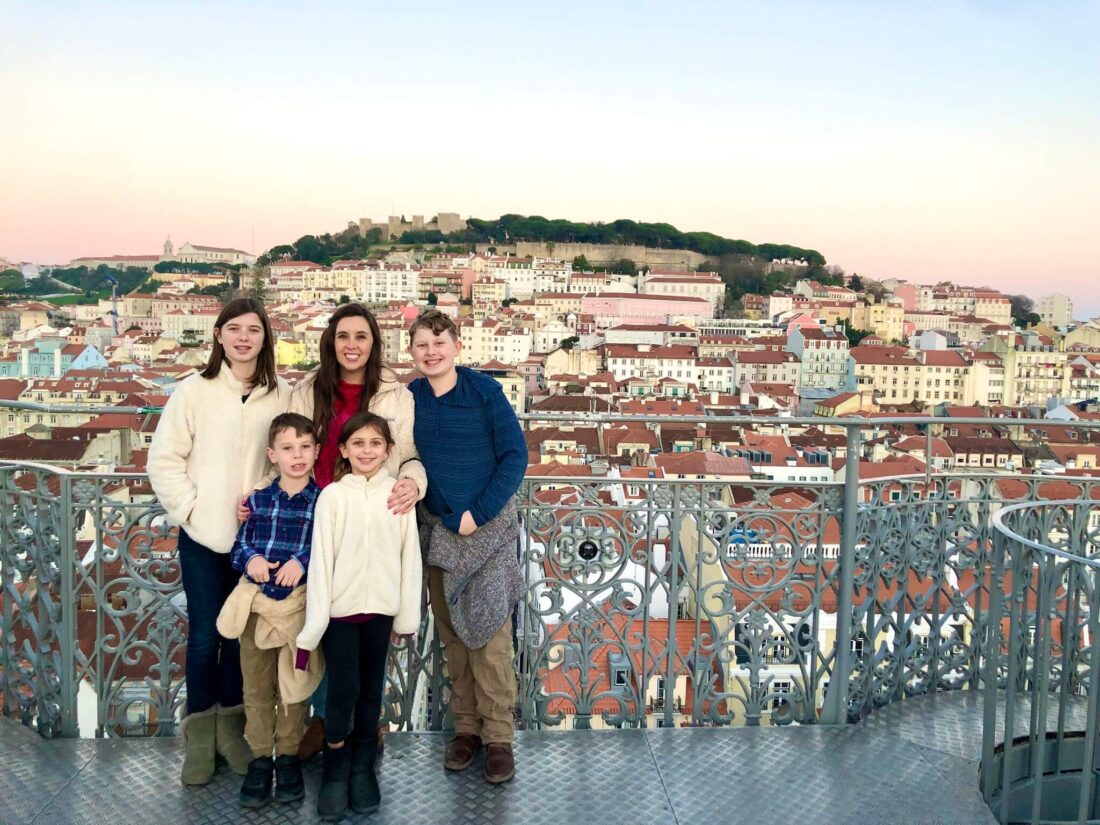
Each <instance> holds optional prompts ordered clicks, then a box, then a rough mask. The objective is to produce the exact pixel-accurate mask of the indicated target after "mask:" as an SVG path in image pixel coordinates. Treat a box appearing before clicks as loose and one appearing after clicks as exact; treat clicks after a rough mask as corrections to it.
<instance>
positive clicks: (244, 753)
mask: <svg viewBox="0 0 1100 825" xmlns="http://www.w3.org/2000/svg"><path fill="white" fill-rule="evenodd" d="M217 718H218V724H217V731H216V733H215V737H214V742H215V745H216V747H217V751H218V755H219V756H221V757H222V759H224V760H225V761H226V762H228V763H229V769H230V770H231V771H233V773H235V774H239V775H240V776H244V775H245V774H247V773H248V763H249V762H251V761H252V748H250V747H248V743H247V742H245V741H244V705H237V706H236V707H232V708H218V717H217Z"/></svg>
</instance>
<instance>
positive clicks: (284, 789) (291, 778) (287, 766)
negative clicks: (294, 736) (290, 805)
mask: <svg viewBox="0 0 1100 825" xmlns="http://www.w3.org/2000/svg"><path fill="white" fill-rule="evenodd" d="M305 795H306V786H305V783H304V782H303V781H302V763H301V762H299V761H298V757H297V756H295V755H290V756H277V757H276V758H275V801H276V802H297V801H298V800H299V799H301V798H302V797H304V796H305Z"/></svg>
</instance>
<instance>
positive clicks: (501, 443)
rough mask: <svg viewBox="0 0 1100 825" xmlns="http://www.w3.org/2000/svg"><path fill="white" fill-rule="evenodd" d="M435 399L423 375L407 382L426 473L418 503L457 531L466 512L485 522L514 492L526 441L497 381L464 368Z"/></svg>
mask: <svg viewBox="0 0 1100 825" xmlns="http://www.w3.org/2000/svg"><path fill="white" fill-rule="evenodd" d="M457 372H458V382H457V383H456V384H455V386H454V388H453V389H451V391H450V392H447V393H444V394H443V395H441V396H439V397H438V398H436V396H435V394H434V393H433V392H432V387H431V385H430V384H429V383H428V380H427V379H426V378H417V379H416V380H415V381H413V382H412V383H411V384H410V385H409V389H410V390H411V391H412V394H413V398H414V399H415V401H416V419H415V422H414V424H413V437H414V439H415V440H416V451H417V452H418V453H419V454H420V460H421V461H422V462H423V464H424V469H425V470H427V473H428V493H427V495H426V496H425V497H424V505H425V506H426V507H427V508H428V512H430V513H434V514H435V515H437V516H439V518H440V520H441V521H442V522H443V526H444V527H446V528H447V529H448V530H451V531H453V532H456V533H457V532H458V527H459V524H460V523H461V521H462V514H463V513H464V512H465V511H467V510H469V511H470V515H472V516H473V517H474V522H476V523H477V525H478V527H480V526H482V525H483V524H488V523H489V521H491V520H492V518H493V517H494V516H495V515H496V514H497V513H499V512H500V511H501V508H503V507H504V505H505V504H506V503H507V502H508V500H509V499H510V498H511V497H512V496H514V495H515V493H516V490H518V489H519V485H520V482H521V481H523V474H524V472H526V470H527V442H526V441H525V440H524V438H523V430H521V429H520V426H519V421H517V420H516V414H515V413H514V412H513V411H512V408H511V407H510V406H509V404H508V401H507V399H505V397H504V391H503V390H502V389H501V388H500V384H498V383H497V382H496V381H494V380H493V379H492V378H490V377H488V376H486V375H481V374H480V373H477V372H474V371H473V370H471V369H469V368H468V367H457Z"/></svg>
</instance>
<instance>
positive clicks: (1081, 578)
mask: <svg viewBox="0 0 1100 825" xmlns="http://www.w3.org/2000/svg"><path fill="white" fill-rule="evenodd" d="M994 523H995V525H996V529H997V530H998V541H997V553H996V556H997V565H996V571H995V582H996V584H995V587H994V589H993V595H994V599H993V607H992V610H993V615H997V616H1000V617H1001V618H1000V621H997V622H993V623H991V625H990V627H989V637H990V641H989V645H988V650H987V655H986V663H985V667H986V678H985V697H984V704H985V707H984V720H983V736H982V763H981V785H982V793H983V795H984V797H985V800H986V802H987V803H988V804H989V806H990V808H991V809H992V811H993V813H994V814H995V815H996V816H997V819H998V821H1000V822H1002V823H1010V822H1013V823H1015V822H1020V823H1023V822H1030V823H1054V822H1077V823H1082V825H1083V823H1086V822H1090V823H1094V822H1098V821H1100V794H1098V793H1097V790H1098V787H1100V786H1098V784H1097V771H1100V733H1098V728H1100V719H1098V717H1097V710H1098V695H1100V693H1098V691H1097V690H1096V689H1095V686H1096V684H1097V680H1098V678H1100V656H1098V655H1096V654H1097V647H1096V639H1097V634H1098V633H1100V559H1097V558H1096V555H1097V553H1096V550H1097V542H1098V541H1100V502H1097V501H1093V500H1092V498H1091V497H1089V498H1086V499H1083V500H1081V499H1078V500H1061V501H1046V502H1030V503H1025V504H1016V505H1012V506H1010V507H1005V508H1004V509H1002V510H1001V511H1000V512H998V513H997V514H996V516H995V517H994Z"/></svg>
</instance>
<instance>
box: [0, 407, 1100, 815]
mask: <svg viewBox="0 0 1100 825" xmlns="http://www.w3.org/2000/svg"><path fill="white" fill-rule="evenodd" d="M608 420H609V421H615V420H620V419H615V418H614V417H612V418H609V419H608ZM630 420H633V419H630ZM660 420H661V421H663V422H665V424H666V425H668V424H680V423H683V422H679V421H676V420H673V419H668V418H663V419H660ZM723 421H725V419H707V423H708V425H710V424H712V423H714V422H723ZM729 421H730V422H731V423H733V422H737V421H741V419H729ZM588 423H591V422H583V424H585V425H586V424H588ZM743 423H746V424H748V423H751V424H752V425H753V427H754V428H757V429H758V430H759V428H762V427H765V428H773V431H774V432H784V431H785V429H786V428H792V433H793V432H797V428H798V427H805V426H809V425H810V424H812V425H813V426H817V427H819V428H826V429H830V430H832V431H833V432H834V433H835V435H834V436H833V447H832V448H831V449H832V453H831V454H830V456H829V457H828V458H827V459H826V458H823V457H822V456H821V455H820V454H819V452H818V451H814V452H813V455H814V456H815V457H814V459H813V461H810V460H809V459H807V458H805V457H804V455H803V454H802V453H799V466H802V467H813V468H815V469H818V470H821V472H819V473H816V474H815V473H812V472H808V471H807V472H806V473H805V475H806V476H807V479H806V480H802V479H800V478H799V477H798V472H797V470H796V471H795V472H793V473H791V472H777V473H776V474H775V475H774V476H773V477H772V478H765V477H761V476H760V475H756V474H754V475H752V476H751V477H746V478H744V479H735V480H729V479H718V478H709V477H695V478H652V477H648V476H647V475H646V474H645V473H644V472H633V471H632V472H629V473H626V472H623V473H620V472H618V471H615V470H613V471H612V472H610V473H609V474H608V475H606V476H605V475H598V476H594V475H589V474H583V475H561V474H558V475H549V476H543V477H529V478H528V479H526V480H525V482H524V484H523V486H522V488H521V490H520V492H519V493H518V495H517V497H516V504H517V509H518V511H519V513H520V518H521V521H522V536H521V541H520V547H519V548H518V552H519V553H520V558H521V563H522V566H523V569H524V571H525V575H526V579H527V595H526V598H525V599H524V600H523V602H522V603H521V605H520V609H519V611H518V615H517V624H516V634H515V635H516V660H515V666H516V671H517V674H518V678H519V697H518V702H517V706H516V708H515V713H516V718H517V727H518V728H519V733H518V735H517V744H516V755H517V766H518V769H517V775H516V778H515V780H514V781H513V782H511V783H508V784H507V785H505V786H502V787H493V786H488V785H486V784H485V783H484V782H483V780H482V779H481V774H480V761H479V762H476V763H475V764H474V766H473V767H471V768H470V770H469V771H467V772H465V773H463V774H449V773H446V772H444V771H443V768H442V749H443V744H444V742H445V739H446V734H445V733H444V731H445V730H446V729H447V727H448V717H447V698H448V686H447V683H446V679H445V676H444V673H443V668H442V655H441V652H440V650H439V645H438V640H437V639H436V638H435V636H434V633H433V627H432V621H431V617H430V615H429V616H427V617H426V618H425V621H424V624H423V627H422V632H421V633H420V634H419V636H418V637H417V639H416V640H415V641H414V642H410V643H406V644H404V645H403V646H401V647H397V648H394V649H393V650H392V651H391V660H390V675H389V680H388V682H387V687H386V691H385V702H384V703H385V708H384V714H385V721H387V722H388V723H389V725H390V727H391V731H392V732H391V733H390V734H388V737H387V745H386V755H385V758H384V760H383V764H382V767H381V770H380V778H381V782H382V790H383V798H384V802H383V808H382V810H381V811H379V812H378V813H377V814H375V815H373V816H371V817H369V818H362V820H363V821H370V822H418V823H419V822H425V823H430V822H490V821H492V822H497V823H543V822H545V823H559V822H572V821H576V820H578V819H581V818H585V819H591V820H596V819H599V820H602V821H605V822H608V823H618V822H622V823H651V822H653V823H662V822H676V823H689V822H690V823H694V822H753V823H757V822H759V823H766V822H777V823H778V822H783V823H788V822H792V821H797V822H814V823H816V822H821V823H827V822H838V823H839V822H844V823H864V822H866V823H875V822H906V823H923V822H927V823H954V822H959V823H980V822H996V821H998V819H996V818H994V815H993V814H992V813H991V809H990V804H993V805H994V810H996V811H997V813H998V816H999V817H1000V821H1002V822H1010V821H1011V822H1016V821H1031V822H1043V821H1048V820H1047V819H1044V818H1043V817H1044V816H1046V813H1044V811H1045V808H1044V807H1043V805H1042V804H1040V803H1038V802H1035V800H1036V799H1041V798H1042V797H1043V793H1042V785H1043V777H1044V776H1045V775H1046V774H1048V773H1050V768H1051V765H1054V766H1055V768H1056V772H1057V774H1058V776H1059V777H1060V778H1062V779H1065V778H1066V777H1068V776H1069V774H1070V773H1072V765H1071V760H1070V759H1069V758H1068V756H1067V757H1066V758H1064V759H1058V758H1056V759H1055V760H1054V762H1049V761H1048V762H1044V761H1043V759H1040V758H1038V757H1037V756H1036V754H1039V753H1043V754H1046V753H1047V751H1048V750H1050V749H1051V748H1052V747H1053V748H1055V750H1057V747H1061V745H1062V744H1063V743H1064V742H1070V743H1071V744H1072V743H1078V744H1080V743H1086V744H1085V746H1084V749H1085V750H1087V749H1088V748H1090V747H1095V743H1096V739H1097V737H1096V732H1095V731H1092V730H1091V728H1092V726H1090V725H1089V723H1088V721H1089V718H1090V717H1089V715H1088V713H1087V707H1089V703H1090V702H1092V703H1093V704H1095V695H1096V694H1095V693H1094V692H1091V691H1090V687H1091V685H1092V684H1093V681H1094V680H1093V679H1092V678H1091V674H1092V672H1093V670H1095V668H1094V666H1093V660H1094V659H1096V660H1097V664H1098V665H1100V657H1093V656H1092V655H1091V651H1092V647H1091V639H1092V638H1094V637H1095V635H1096V634H1094V633H1093V628H1094V625H1095V624H1096V622H1097V620H1098V618H1100V608H1098V609H1095V610H1094V609H1092V607H1091V605H1092V601H1091V600H1092V599H1093V598H1094V597H1096V594H1097V593H1100V588H1093V586H1092V579H1091V576H1092V568H1091V566H1090V563H1091V560H1090V559H1089V558H1088V557H1089V556H1091V555H1092V553H1093V551H1092V548H1093V536H1094V533H1095V532H1096V530H1095V528H1096V526H1097V522H1098V521H1100V508H1097V507H1096V506H1095V503H1096V501H1095V500H1100V489H1098V488H1100V479H1097V478H1093V477H1091V476H1087V475H1082V476H1081V477H1072V476H1071V475H1069V474H1067V475H1058V476H1049V475H1039V474H1031V473H1024V472H1020V471H1019V470H1018V469H1017V468H1016V467H1015V466H1000V467H998V466H973V467H955V468H950V469H935V470H934V469H933V468H931V467H930V466H929V467H926V468H924V469H923V470H922V471H920V472H913V471H912V470H911V468H910V469H909V470H906V468H905V465H903V464H898V465H896V466H897V469H898V471H897V472H896V473H891V472H890V471H889V470H890V467H889V463H888V462H887V464H886V465H883V466H884V467H885V471H883V467H879V469H878V470H875V471H874V472H870V473H867V474H865V475H864V476H863V477H861V466H863V467H864V468H866V467H867V466H868V464H867V462H863V463H862V464H861V462H859V461H854V460H853V461H848V460H847V457H849V456H851V457H854V456H858V455H861V454H863V452H864V450H873V449H874V444H875V443H876V442H878V441H879V440H880V438H881V436H882V434H883V433H885V432H886V431H887V430H888V429H889V428H891V427H897V428H903V427H904V428H914V429H915V431H916V432H917V433H918V434H919V435H922V436H923V437H924V438H925V439H926V441H927V442H928V444H929V449H928V452H927V453H926V455H931V454H932V450H931V439H932V432H933V428H935V427H937V426H943V425H944V424H947V423H951V424H966V423H977V424H982V425H986V426H994V427H1001V428H1006V429H1011V430H1012V431H1013V432H1014V433H1020V434H1021V436H1022V435H1023V434H1026V433H1027V432H1028V428H1029V427H1050V426H1057V427H1059V428H1069V429H1072V430H1074V431H1077V432H1082V433H1083V432H1086V431H1090V430H1091V428H1092V425H1089V424H1078V423H1072V422H1061V421H1059V422H1049V421H1037V422H1035V421H1022V420H1018V419H1003V420H1002V419H974V420H970V419H965V420H959V419H950V420H948V419H942V418H941V419H924V418H913V417H903V418H899V419H897V420H896V421H895V420H892V419H888V418H876V419H871V420H861V419H829V420H822V419H810V420H807V421H801V420H799V419H767V418H759V417H752V418H749V419H744V420H743ZM577 426H582V422H578V423H577ZM831 459H845V461H844V462H843V463H844V464H845V469H844V470H843V471H842V472H841V474H840V476H839V478H838V479H834V475H833V474H832V469H831V465H830V460H831ZM792 466H793V465H792ZM874 466H878V465H874ZM826 471H827V472H826ZM826 476H828V480H822V479H824V478H826ZM1054 499H1057V501H1054V502H1051V500H1054ZM1048 502H1050V503H1048ZM173 532H174V531H173V529H172V528H170V527H169V525H168V524H167V522H166V520H165V518H164V515H163V511H162V510H161V508H160V506H159V504H158V503H157V501H156V500H155V497H154V496H153V494H152V491H151V489H150V488H149V486H148V482H147V479H146V478H144V477H143V476H141V475H135V474H117V473H106V474H102V473H101V474H94V473H79V472H69V471H65V470H60V469H58V468H55V467H50V466H44V465H29V464H19V463H15V464H4V465H0V541H2V545H0V634H2V636H3V646H2V648H0V697H2V699H3V712H4V715H5V716H7V717H9V718H8V719H7V720H0V748H2V751H3V755H4V758H3V759H2V760H0V823H5V825H6V824H7V823H9V822H10V823H17V822H43V823H45V822H56V823H62V822H65V823H68V822H74V823H77V822H89V823H90V822H146V821H150V820H156V819H162V818H168V819H179V820H181V821H187V822H229V821H233V822H237V821H247V822H313V821H316V815H315V812H314V795H315V793H316V786H317V783H318V778H319V777H318V775H317V774H318V773H319V764H317V763H316V762H314V763H310V764H309V765H307V771H306V779H307V798H306V800H305V802H304V803H303V804H302V805H301V806H297V807H293V808H286V807H283V806H276V805H274V804H272V805H271V806H268V807H267V808H264V809H261V810H259V811H242V810H241V809H239V808H238V807H237V803H236V795H237V791H238V789H239V781H240V780H239V778H238V777H236V776H234V775H231V774H230V773H228V771H225V770H223V771H222V772H220V773H219V775H218V777H217V778H216V780H215V781H214V783H212V784H211V785H210V786H208V787H206V788H202V789H188V788H183V787H181V786H180V784H179V779H178V777H179V764H180V761H181V760H182V749H181V747H180V744H179V742H178V740H177V739H176V738H175V736H176V733H177V730H178V720H179V718H180V714H181V710H182V707H183V705H184V703H185V701H186V696H185V692H184V687H183V679H182V676H183V652H184V650H185V644H186V611H185V606H184V604H183V601H182V592H181V584H180V572H179V565H178V561H177V559H176V555H175V537H174V535H173ZM1047 550H1050V551H1051V552H1055V551H1058V552H1062V553H1063V554H1069V556H1070V557H1072V558H1062V559H1061V560H1060V561H1059V562H1058V563H1057V564H1055V563H1053V562H1051V563H1049V564H1047V563H1046V562H1043V561H1042V560H1043V559H1044V558H1046V557H1045V556H1043V555H1042V554H1043V553H1045V552H1047ZM1029 554H1032V555H1029ZM1044 564H1046V566H1045V567H1044ZM1039 569H1042V570H1045V571H1046V573H1045V574H1044V576H1045V578H1044V577H1043V576H1040V577H1039V578H1038V579H1037V580H1036V581H1034V582H1032V581H1031V580H1030V578H1029V576H1030V573H1029V571H1032V570H1039ZM1071 570H1072V571H1073V572H1070V571H1071ZM1040 579H1041V580H1040ZM1040 593H1042V594H1044V595H1042V596H1041V597H1040V596H1039V594H1040ZM1069 594H1072V595H1069ZM1082 708H1085V710H1082ZM1095 717H1096V714H1092V717H1091V718H1095ZM1006 724H1007V725H1008V726H1009V727H1011V729H1012V730H1013V731H1014V738H1013V743H1012V745H1011V746H1010V747H1008V748H1007V749H1006V747H1005V742H1004V738H1005V737H1004V734H1003V731H1004V729H1005V726H1006ZM1048 731H1052V732H1053V735H1054V736H1055V737H1056V739H1055V740H1054V741H1055V742H1056V743H1057V747H1055V746H1048V745H1045V744H1043V743H1045V742H1046V741H1047V737H1048V736H1050V735H1051V734H1049V733H1048ZM983 735H984V736H985V739H984V741H983ZM1021 737H1023V738H1024V739H1027V740H1028V742H1029V744H1028V746H1027V747H1030V750H1027V749H1026V748H1025V746H1024V744H1021V743H1020V742H1018V741H1016V740H1017V739H1020V738H1021ZM1083 752H1084V750H1082V747H1078V748H1077V756H1080V755H1081V753H1083ZM1089 752H1090V753H1091V751H1089ZM1006 754H1007V756H1006ZM1074 764H1077V765H1078V767H1077V769H1076V770H1077V773H1076V774H1075V775H1074V777H1075V778H1076V779H1080V778H1082V777H1085V778H1088V779H1089V781H1088V782H1086V783H1085V785H1086V786H1087V787H1086V791H1085V792H1083V797H1088V798H1089V799H1090V800H1091V797H1092V796H1093V795H1095V794H1094V793H1093V791H1092V779H1091V772H1090V771H1086V772H1084V773H1082V771H1081V769H1080V765H1081V759H1078V760H1077V762H1076V763H1074ZM1096 764H1097V765H1100V762H1098V763H1096ZM979 765H982V766H983V767H982V771H981V784H979ZM1079 784H1080V783H1079ZM1005 788H1008V789H1009V793H1007V794H1006V793H1005V792H1004V789H1005ZM1025 796H1026V801H1027V803H1028V804H1029V805H1030V806H1031V807H1030V808H1029V809H1028V813H1027V817H1026V818H1022V819H1021V818H1020V817H1021V816H1023V814H1021V813H1020V811H1021V810H1022V808H1020V807H1019V806H1020V805H1022V804H1023V802H1021V800H1023V799H1024V797H1025ZM1046 796H1047V798H1048V799H1049V798H1050V794H1047V795H1046ZM1010 798H1011V799H1010ZM1076 798H1077V797H1075V799H1076ZM1010 803H1011V804H1010ZM1090 804H1091V802H1090ZM1059 815H1060V814H1059ZM1091 817H1092V814H1091V812H1089V811H1086V810H1085V809H1084V808H1081V810H1080V811H1078V810H1076V809H1075V810H1074V811H1073V818H1069V819H1068V820H1067V821H1078V822H1091V821H1093V819H1092V818H1091ZM351 821H355V819H354V818H353V819H352V820H351ZM1051 821H1053V820H1051Z"/></svg>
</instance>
